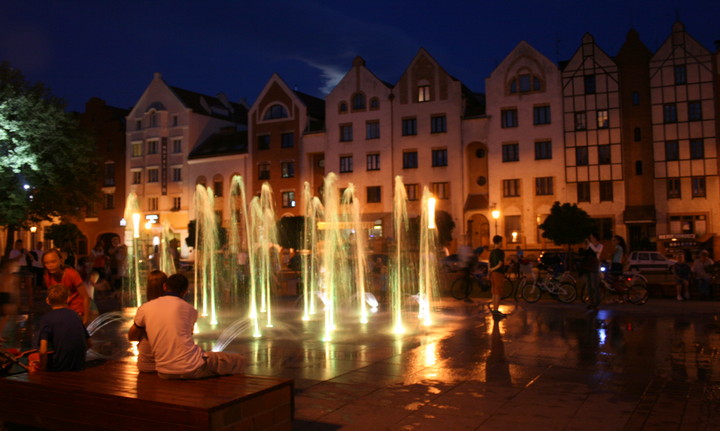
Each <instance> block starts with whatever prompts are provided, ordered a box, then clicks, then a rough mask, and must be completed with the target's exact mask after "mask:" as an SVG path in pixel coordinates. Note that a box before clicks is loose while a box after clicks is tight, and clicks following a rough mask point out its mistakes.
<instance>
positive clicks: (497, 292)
mask: <svg viewBox="0 0 720 431" xmlns="http://www.w3.org/2000/svg"><path fill="white" fill-rule="evenodd" d="M502 242H503V237H501V236H500V235H495V236H494V237H493V249H492V251H491V252H490V259H489V260H490V261H489V264H488V265H489V266H488V272H489V273H490V288H491V290H492V315H493V318H495V319H502V318H503V317H505V316H506V315H505V314H504V313H501V312H500V298H501V297H502V286H503V282H504V281H505V252H504V251H503V250H502Z"/></svg>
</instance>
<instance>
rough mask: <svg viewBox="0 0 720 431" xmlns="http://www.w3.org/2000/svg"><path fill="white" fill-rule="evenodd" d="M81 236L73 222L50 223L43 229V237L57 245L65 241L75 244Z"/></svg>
mask: <svg viewBox="0 0 720 431" xmlns="http://www.w3.org/2000/svg"><path fill="white" fill-rule="evenodd" d="M81 236H82V232H81V231H80V229H79V228H78V227H77V225H76V224H74V223H68V222H62V223H60V224H53V225H50V226H48V227H47V228H46V229H45V237H46V238H47V239H49V240H52V241H53V243H55V245H56V246H57V247H60V246H61V245H62V244H64V243H65V242H66V241H70V243H72V244H77V240H78V238H80V237H81Z"/></svg>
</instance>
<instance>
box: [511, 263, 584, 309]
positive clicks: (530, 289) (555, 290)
mask: <svg viewBox="0 0 720 431" xmlns="http://www.w3.org/2000/svg"><path fill="white" fill-rule="evenodd" d="M568 277H570V278H568ZM571 280H573V281H574V279H573V278H572V276H570V275H569V274H568V275H566V274H565V273H563V274H561V275H560V276H558V277H556V276H555V274H554V273H553V271H552V270H551V269H549V268H543V267H542V266H539V267H538V268H535V269H533V278H532V279H528V280H527V282H526V283H525V284H524V286H522V287H521V289H520V293H521V295H522V297H523V299H524V300H525V301H527V302H529V303H534V302H537V301H539V300H540V298H542V296H543V294H544V293H547V294H548V295H550V296H551V297H552V298H553V299H555V300H557V301H560V302H563V303H566V304H569V303H571V302H573V301H575V298H576V297H577V289H576V288H575V285H574V284H573V283H572V282H571Z"/></svg>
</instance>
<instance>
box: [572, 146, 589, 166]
mask: <svg viewBox="0 0 720 431" xmlns="http://www.w3.org/2000/svg"><path fill="white" fill-rule="evenodd" d="M575 165H576V166H587V165H588V149H587V147H575Z"/></svg>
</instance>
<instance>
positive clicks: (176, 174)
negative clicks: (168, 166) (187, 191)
mask: <svg viewBox="0 0 720 431" xmlns="http://www.w3.org/2000/svg"><path fill="white" fill-rule="evenodd" d="M172 180H173V181H175V182H178V181H182V168H181V167H177V166H174V167H173V168H172Z"/></svg>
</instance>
